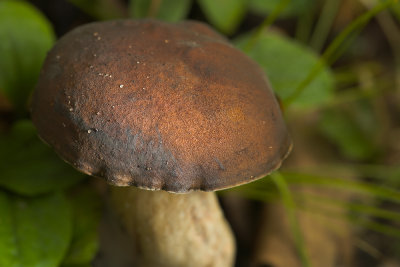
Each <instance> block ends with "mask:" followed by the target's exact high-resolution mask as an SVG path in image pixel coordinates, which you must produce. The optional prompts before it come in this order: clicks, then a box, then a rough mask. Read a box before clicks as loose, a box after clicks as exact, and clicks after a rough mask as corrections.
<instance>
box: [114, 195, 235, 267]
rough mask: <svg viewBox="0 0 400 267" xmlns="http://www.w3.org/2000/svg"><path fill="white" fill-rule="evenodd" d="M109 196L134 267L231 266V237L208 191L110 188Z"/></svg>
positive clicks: (218, 207) (232, 244)
mask: <svg viewBox="0 0 400 267" xmlns="http://www.w3.org/2000/svg"><path fill="white" fill-rule="evenodd" d="M111 195H112V203H113V205H114V206H115V208H116V210H117V212H118V215H119V216H120V217H121V221H122V223H123V225H124V226H125V228H126V230H127V231H128V233H129V234H130V235H132V237H133V238H134V239H135V240H136V241H135V242H136V243H137V244H136V245H137V248H138V250H139V255H140V256H141V263H142V265H140V266H165V267H169V266H171V267H179V266H194V267H200V266H218V267H225V266H226V267H228V266H233V262H234V256H235V243H234V238H233V235H232V231H231V229H230V227H229V225H228V223H227V221H226V220H225V218H224V216H223V213H222V211H221V208H220V206H219V203H218V200H217V197H216V195H215V193H214V192H192V193H188V194H173V193H168V192H165V191H148V190H142V189H137V188H134V187H112V193H111Z"/></svg>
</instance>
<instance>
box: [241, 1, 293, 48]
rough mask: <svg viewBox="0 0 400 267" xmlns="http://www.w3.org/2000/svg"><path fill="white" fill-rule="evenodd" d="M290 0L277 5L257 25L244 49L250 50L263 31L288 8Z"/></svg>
mask: <svg viewBox="0 0 400 267" xmlns="http://www.w3.org/2000/svg"><path fill="white" fill-rule="evenodd" d="M289 2H290V0H282V1H280V2H279V4H278V5H276V7H275V9H274V10H273V11H272V13H271V14H270V15H269V16H268V17H267V18H266V19H265V20H264V21H263V22H262V23H261V25H260V26H258V27H257V29H256V31H255V32H254V33H253V34H252V36H251V38H250V40H249V41H248V43H247V44H246V45H245V46H244V48H243V51H245V52H249V51H250V50H251V49H252V48H253V47H254V45H255V44H256V43H257V41H258V39H260V36H261V35H262V33H263V32H264V31H265V30H266V29H267V28H268V27H269V26H270V25H271V24H272V23H274V21H275V20H276V19H277V18H278V16H279V14H280V13H281V12H282V11H283V10H284V9H285V8H286V6H287V5H288V4H289Z"/></svg>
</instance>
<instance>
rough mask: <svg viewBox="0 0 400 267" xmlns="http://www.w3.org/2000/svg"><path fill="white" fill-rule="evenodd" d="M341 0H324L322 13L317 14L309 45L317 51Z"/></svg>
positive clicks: (322, 43)
mask: <svg viewBox="0 0 400 267" xmlns="http://www.w3.org/2000/svg"><path fill="white" fill-rule="evenodd" d="M340 3H341V0H325V3H324V7H323V9H322V13H321V15H320V16H319V19H318V22H317V26H315V30H314V33H313V35H312V37H311V41H310V46H311V47H312V48H314V50H315V51H317V52H319V51H320V50H321V49H322V47H323V45H324V43H325V41H326V38H327V37H328V34H329V29H330V28H331V26H332V23H333V21H334V19H335V17H336V14H337V11H338V9H339V6H340Z"/></svg>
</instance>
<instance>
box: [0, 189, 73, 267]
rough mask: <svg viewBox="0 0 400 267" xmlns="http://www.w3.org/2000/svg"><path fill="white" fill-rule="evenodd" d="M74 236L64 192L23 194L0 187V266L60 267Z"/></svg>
mask: <svg viewBox="0 0 400 267" xmlns="http://www.w3.org/2000/svg"><path fill="white" fill-rule="evenodd" d="M71 235H72V217H71V210H70V206H69V203H68V201H67V200H66V198H65V197H64V195H63V194H61V193H53V194H49V195H43V196H40V197H34V198H31V197H20V196H16V195H13V194H10V193H6V192H5V191H1V190H0V266H7V267H27V266H29V267H57V266H59V264H60V262H61V260H62V259H63V257H64V255H65V253H66V251H67V248H68V244H69V242H70V239H71Z"/></svg>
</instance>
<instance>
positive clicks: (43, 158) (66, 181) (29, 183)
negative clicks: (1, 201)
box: [0, 121, 85, 266]
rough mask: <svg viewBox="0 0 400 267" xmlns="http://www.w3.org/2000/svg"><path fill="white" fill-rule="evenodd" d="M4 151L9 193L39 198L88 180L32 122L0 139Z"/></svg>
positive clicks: (0, 173)
mask: <svg viewBox="0 0 400 267" xmlns="http://www.w3.org/2000/svg"><path fill="white" fill-rule="evenodd" d="M0 147H1V150H0V185H1V186H3V187H5V188H7V189H8V190H11V191H14V192H17V193H19V194H23V195H37V194H42V193H46V192H50V191H53V190H58V189H62V188H66V187H69V186H71V185H73V184H76V183H77V182H79V181H81V180H82V179H83V178H85V175H83V174H81V173H79V172H77V171H75V170H74V169H73V168H72V167H70V166H69V165H68V164H66V163H65V162H63V161H62V160H61V159H60V158H59V157H58V156H57V155H56V154H55V153H54V152H53V150H52V149H51V148H50V147H48V146H46V145H45V144H43V143H42V142H41V141H40V140H39V138H38V137H37V135H36V130H35V128H34V126H33V125H32V123H31V122H30V121H20V122H18V123H16V125H15V126H14V127H13V129H12V130H11V132H10V133H9V134H8V135H6V136H0ZM0 266H1V265H0Z"/></svg>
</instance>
